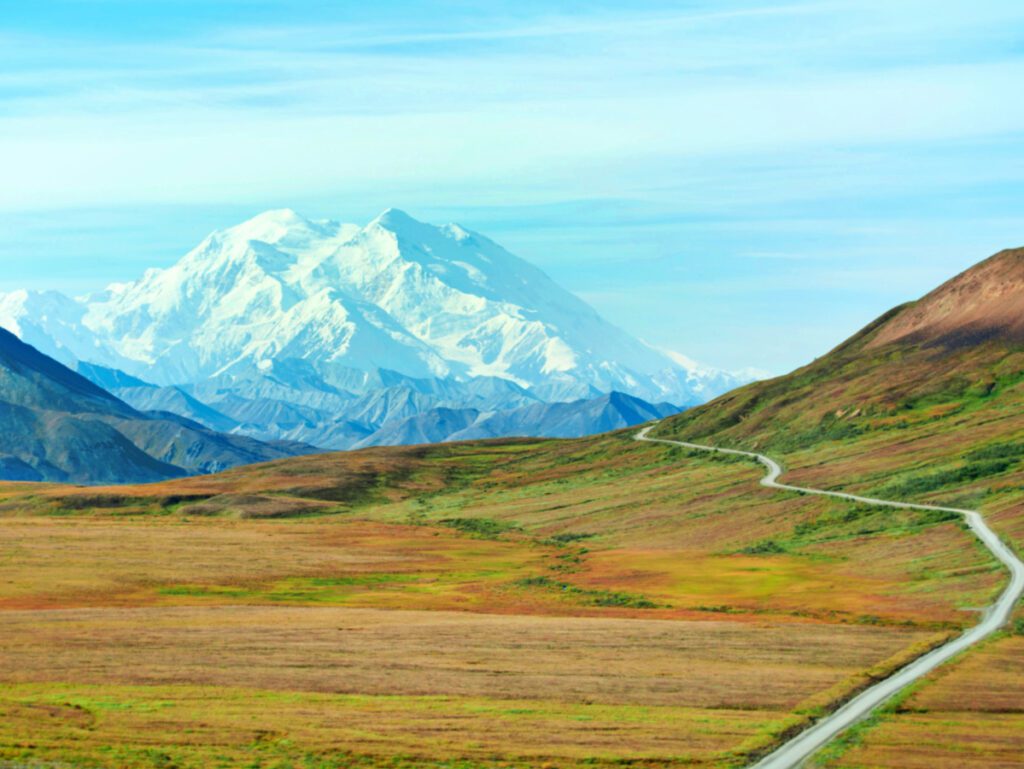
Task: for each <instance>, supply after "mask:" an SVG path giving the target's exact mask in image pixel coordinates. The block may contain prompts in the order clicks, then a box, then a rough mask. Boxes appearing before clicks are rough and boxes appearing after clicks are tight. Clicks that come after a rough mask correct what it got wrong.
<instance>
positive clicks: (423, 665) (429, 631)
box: [0, 433, 1001, 769]
mask: <svg viewBox="0 0 1024 769" xmlns="http://www.w3.org/2000/svg"><path fill="white" fill-rule="evenodd" d="M758 477H759V469H758V468H757V467H756V466H754V465H751V464H749V463H747V462H743V461H728V460H726V461H723V460H722V459H720V458H719V459H716V458H714V457H709V456H704V455H699V454H692V453H691V452H688V451H684V450H678V449H675V448H670V447H664V446H657V445H652V444H639V443H637V442H635V441H633V440H632V437H631V433H619V434H613V435H609V436H602V437H598V438H594V439H584V440H578V441H506V442H490V443H482V444H455V445H445V446H431V447H412V448H396V449H374V450H369V451H364V452H357V453H352V454H345V455H319V456H313V457H304V458H298V459H294V460H287V461H284V462H276V463H270V464H266V465H258V466H254V467H251V468H246V469H244V470H235V471H230V472H227V473H224V474H221V475H218V476H209V477H198V478H190V479H184V480H181V481H173V482H167V483H162V484H154V485H148V486H134V487H109V488H84V487H82V488H73V487H65V486H19V485H17V484H13V485H9V486H5V487H3V489H2V490H0V510H2V517H0V532H2V538H0V610H2V611H3V621H4V627H5V632H4V634H3V636H2V637H0V681H2V682H3V687H2V695H0V714H2V717H0V756H2V757H4V758H6V759H9V760H17V761H26V760H31V761H43V762H49V764H46V763H44V764H43V765H56V766H63V765H68V766H95V767H110V769H114V767H117V769H122V768H125V767H139V768H140V769H141V768H142V767H171V766H179V767H196V769H198V768H199V767H207V766H219V765H223V766H237V765H246V766H252V767H268V769H269V768H270V767H281V768H282V769H283V768H284V767H292V766H294V767H306V766H309V767H342V766H389V767H392V766H393V767H403V766H410V767H411V766H446V767H447V766H460V767H461V766H466V767H468V766H510V765H516V766H535V765H540V764H549V765H551V766H566V767H568V766H577V765H580V766H582V765H595V764H596V765H605V764H608V765H611V764H620V763H622V762H626V763H633V764H637V765H652V766H653V765H658V766H665V765H678V766H698V767H699V766H706V767H733V766H741V765H743V764H744V763H746V762H747V761H749V759H750V758H751V757H752V756H756V755H757V754H759V753H760V752H762V751H763V750H765V749H766V748H767V747H769V746H771V745H773V744H775V743H776V742H777V741H778V740H779V739H781V738H782V737H783V736H784V735H785V734H788V733H790V732H791V730H792V729H794V728H796V727H798V726H799V725H800V724H802V723H806V721H807V719H809V718H811V717H813V716H814V715H817V714H820V713H822V712H824V710H826V709H827V708H829V707H831V706H833V705H834V704H835V703H836V702H838V701H841V700H842V699H843V698H844V697H846V696H849V695H850V693H852V692H854V691H856V690H857V689H859V688H860V687H862V686H864V685H866V684H867V683H868V682H870V681H871V680H874V679H875V678H877V677H879V676H881V675H885V674H886V673H888V672H889V671H891V670H893V669H895V668H896V667H898V666H899V665H901V664H903V663H905V662H906V661H908V660H909V659H912V658H913V657H914V656H916V655H918V654H920V653H922V652H923V651H925V650H927V649H928V648H930V647H931V646H933V645H935V644H937V643H939V642H941V641H942V640H943V639H945V638H947V637H949V635H950V634H951V633H953V632H956V630H957V629H958V628H961V627H964V626H966V625H968V624H970V623H971V622H972V621H973V618H974V617H975V616H976V615H975V613H974V611H973V607H976V606H980V605H983V604H985V603H986V602H988V601H989V600H990V599H991V597H992V595H993V594H994V593H995V592H996V591H997V590H998V587H999V584H1000V579H1001V574H1000V573H999V571H998V569H996V568H995V566H994V564H993V563H992V562H991V560H990V559H989V557H988V556H987V554H986V552H985V551H984V550H983V549H981V548H980V547H976V546H975V545H974V544H973V540H972V539H971V538H970V537H969V535H968V534H967V533H966V532H964V531H963V529H962V528H961V527H960V526H959V525H958V524H957V522H955V521H951V520H948V519H946V518H943V517H941V516H930V515H927V514H921V513H915V512H912V511H907V512H899V511H888V510H882V509H874V508H870V507H864V506H858V505H852V504H848V503H844V502H839V501H830V500H825V499H821V498H812V497H804V496H800V495H796V494H789V493H781V492H776V491H771V490H768V489H763V488H761V487H759V486H758V485H757V484H756V480H757V478H758Z"/></svg>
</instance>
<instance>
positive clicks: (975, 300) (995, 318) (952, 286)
mask: <svg viewBox="0 0 1024 769" xmlns="http://www.w3.org/2000/svg"><path fill="white" fill-rule="evenodd" d="M988 340H1001V341H1007V342H1024V248H1014V249H1007V250H1005V251H1000V252H999V253H998V254H996V255H995V256H992V257H989V258H988V259H986V260H985V261H983V262H979V263H978V264H976V265H974V266H973V267H971V268H969V269H967V270H965V271H964V272H962V273H960V274H959V275H957V276H956V277H954V278H952V279H951V280H948V281H946V282H945V283H943V284H942V285H941V286H939V287H938V288H937V289H935V290H934V291H932V292H931V293H929V294H927V295H925V296H924V297H922V298H921V299H919V300H918V301H916V302H914V303H912V304H910V305H908V306H906V307H905V308H904V309H903V310H901V311H900V312H898V313H897V314H896V315H895V316H894V317H892V318H891V319H890V320H889V321H887V322H886V323H884V324H883V325H882V326H881V328H880V329H879V331H878V333H877V334H876V335H875V336H874V337H873V338H872V339H871V341H870V342H868V344H867V347H868V348H873V347H881V346H882V345H885V344H890V343H892V342H897V341H903V342H908V343H911V344H923V345H929V346H930V345H942V346H946V347H962V346H966V345H971V344H977V343H979V342H984V341H988Z"/></svg>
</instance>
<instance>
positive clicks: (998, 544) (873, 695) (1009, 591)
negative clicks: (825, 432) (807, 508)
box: [634, 423, 1024, 769]
mask: <svg viewBox="0 0 1024 769" xmlns="http://www.w3.org/2000/svg"><path fill="white" fill-rule="evenodd" d="M656 424H657V423H655V424H652V425H648V426H647V427H645V428H644V429H642V430H641V431H640V432H639V433H637V434H636V435H635V436H634V437H635V438H636V440H638V441H649V442H651V443H667V444H671V445H673V446H683V447H685V448H688V449H698V450H700V451H711V452H717V453H720V454H737V455H739V456H744V457H750V458H751V459H756V460H757V461H758V462H760V463H761V464H762V465H764V466H765V468H767V470H768V474H767V475H765V477H764V478H762V479H761V485H762V486H768V487H769V488H773V489H784V490H786V491H799V492H802V493H804V494H818V495H820V496H823V497H838V498H839V499H849V500H852V501H854V502H867V503H869V504H872V505H885V506H887V507H902V508H911V509H914V510H942V511H948V512H952V513H959V514H960V515H962V516H963V517H964V519H965V520H966V521H967V525H968V526H969V527H970V528H971V531H973V532H974V534H975V536H977V537H978V539H980V540H981V542H982V544H983V545H985V547H987V548H988V549H989V550H990V551H991V552H992V555H994V556H995V557H996V558H997V559H999V561H1001V562H1002V563H1003V565H1005V566H1006V568H1007V569H1008V570H1009V572H1010V583H1009V584H1008V585H1007V586H1006V589H1005V590H1003V592H1002V593H1001V594H1000V595H999V598H998V599H996V602H995V603H993V604H992V605H991V606H989V607H988V608H986V610H985V613H984V614H983V616H982V620H981V622H979V623H978V624H977V625H975V626H974V627H972V628H971V629H969V630H967V631H966V632H964V633H963V635H960V636H957V637H956V638H954V639H953V640H951V641H949V642H948V643H946V644H943V645H942V646H939V647H937V648H935V649H933V650H932V651H930V652H929V653H928V654H925V655H924V656H922V657H918V658H917V659H916V660H914V661H913V662H911V663H910V664H909V665H907V666H906V667H904V668H901V669H900V670H897V671H896V672H895V673H893V674H892V675H891V676H889V677H888V678H885V679H883V680H882V681H879V682H878V683H877V684H874V685H873V686H871V687H869V688H867V689H865V690H864V691H862V692H861V693H860V694H858V695H857V696H856V697H854V698H853V699H851V700H850V701H849V702H847V703H846V704H845V705H843V706H842V707H840V708H839V709H838V710H836V711H834V712H832V713H830V714H829V715H827V716H825V717H824V718H822V719H821V720H819V721H816V722H815V723H813V724H812V725H811V726H809V727H808V728H807V729H805V730H804V731H802V732H801V733H800V734H798V735H797V736H796V737H794V738H793V739H791V740H789V741H788V742H786V743H785V744H783V745H781V746H780V747H779V748H777V749H776V750H774V751H773V752H772V753H770V754H768V755H767V756H765V757H764V758H762V759H761V760H760V761H758V762H757V763H756V764H753V765H752V766H751V767H750V769H796V768H797V767H800V766H802V765H803V764H804V762H805V761H806V760H807V759H808V758H810V757H811V756H812V755H813V754H814V753H815V752H817V751H818V750H820V749H821V748H822V747H824V746H825V745H827V744H828V743H829V742H831V741H832V740H834V739H835V738H836V737H837V736H839V735H840V734H841V733H842V732H844V731H845V730H846V729H848V728H850V727H851V726H853V725H854V724H855V723H857V722H858V721H860V720H862V719H864V718H867V717H868V716H869V715H870V714H871V713H872V712H874V710H875V709H876V708H878V707H879V706H880V705H882V704H884V703H885V702H887V701H888V700H890V699H891V698H892V697H894V696H895V695H896V694H898V693H899V692H900V691H902V690H903V689H905V688H906V687H907V686H909V685H910V684H912V683H914V682H915V681H917V680H918V679H919V678H922V677H923V676H925V675H927V674H928V673H930V672H931V671H932V670H934V669H935V668H937V667H938V666H939V665H941V664H943V663H944V662H946V661H948V660H949V659H951V658H952V657H955V656H956V655H957V654H959V653H960V652H962V651H964V650H965V649H968V648H970V647H971V646H973V645H974V644H976V643H978V642H979V641H981V640H982V639H984V638H987V637H988V636H990V635H992V634H993V633H995V632H996V631H997V630H999V629H1000V628H1001V627H1002V626H1003V625H1005V624H1006V623H1007V622H1008V621H1009V619H1010V615H1011V614H1012V613H1013V607H1014V605H1015V604H1016V603H1017V601H1018V600H1019V599H1020V597H1021V595H1022V594H1024V562H1021V560H1020V559H1019V558H1018V557H1017V556H1016V555H1015V554H1014V553H1013V551H1012V550H1010V548H1008V547H1007V546H1006V545H1005V544H1003V541H1002V540H1001V539H999V537H998V536H997V535H996V533H995V532H994V531H992V529H990V528H989V527H988V524H986V523H985V519H984V518H983V517H982V515H981V513H979V512H978V511H977V510H962V509H960V508H956V507H940V506H938V505H916V504H912V503H910V502H892V501H890V500H887V499H873V498H872V497H861V496H858V495H856V494H844V493H842V492H839V491H825V490H823V489H805V488H802V487H800V486H789V485H787V484H785V483H779V482H778V480H777V479H778V477H779V476H780V475H781V474H782V468H781V467H780V466H779V464H778V463H777V462H775V461H774V460H773V459H771V458H770V457H766V456H765V455H764V454H756V453H754V452H751V451H739V450H737V449H721V448H717V447H715V446H702V445H700V444H697V443H686V442H685V441H673V440H667V439H664V438H648V437H647V434H648V433H649V432H650V431H651V430H652V429H654V427H655V426H656Z"/></svg>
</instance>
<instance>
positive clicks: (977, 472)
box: [881, 459, 1016, 497]
mask: <svg viewBox="0 0 1024 769" xmlns="http://www.w3.org/2000/svg"><path fill="white" fill-rule="evenodd" d="M1014 464H1016V462H1015V461H1014V460H1011V459H987V460H982V461H977V462H969V463H968V464H965V465H961V466H960V467H953V468H949V469H945V470H936V471H933V472H930V473H922V474H920V475H912V476H910V477H905V478H903V479H902V480H899V481H897V482H896V483H892V484H889V485H887V486H885V487H884V488H883V489H882V492H881V493H883V494H888V495H895V496H899V497H909V496H913V495H915V494H926V493H928V492H931V491H936V490H938V489H942V488H945V487H947V486H959V485H962V484H964V483H970V482H972V481H977V480H980V479H982V478H990V477H992V476H995V475H999V474H1000V473H1004V472H1006V471H1007V470H1009V469H1010V467H1012V466H1013V465H1014Z"/></svg>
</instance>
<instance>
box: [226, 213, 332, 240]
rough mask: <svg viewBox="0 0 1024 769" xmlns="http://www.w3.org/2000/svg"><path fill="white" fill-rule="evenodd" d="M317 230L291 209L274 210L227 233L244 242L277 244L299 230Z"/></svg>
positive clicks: (258, 215) (248, 220)
mask: <svg viewBox="0 0 1024 769" xmlns="http://www.w3.org/2000/svg"><path fill="white" fill-rule="evenodd" d="M315 229H317V227H316V225H315V224H314V223H313V222H311V221H310V220H309V219H307V218H306V217H304V216H302V215H301V214H299V213H298V212H296V211H294V210H292V209H291V208H274V209H271V210H269V211H264V212H263V213H261V214H256V216H254V217H252V218H251V219H247V220H246V221H244V222H242V223H241V224H236V225H235V226H234V227H231V228H230V229H229V230H227V232H228V233H230V234H232V235H235V236H238V237H241V238H242V239H244V240H260V241H263V242H264V243H277V242H279V241H281V240H283V239H284V238H286V237H288V236H289V235H291V234H292V233H294V232H295V231H297V230H315Z"/></svg>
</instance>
